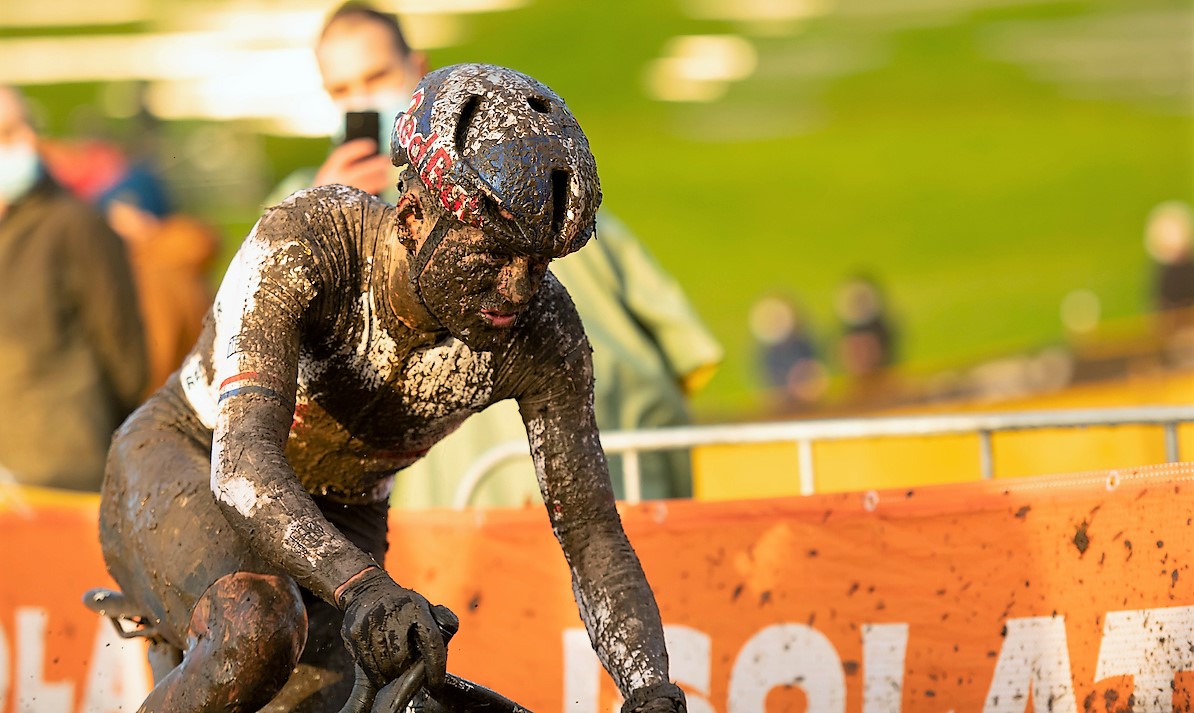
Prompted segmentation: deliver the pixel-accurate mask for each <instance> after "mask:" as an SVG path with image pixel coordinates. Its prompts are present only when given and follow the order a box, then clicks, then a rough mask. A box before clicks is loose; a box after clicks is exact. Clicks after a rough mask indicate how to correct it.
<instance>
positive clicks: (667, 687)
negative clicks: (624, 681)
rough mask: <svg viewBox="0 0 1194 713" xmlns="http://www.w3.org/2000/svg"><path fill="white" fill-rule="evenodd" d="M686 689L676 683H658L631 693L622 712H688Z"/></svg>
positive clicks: (623, 705)
mask: <svg viewBox="0 0 1194 713" xmlns="http://www.w3.org/2000/svg"><path fill="white" fill-rule="evenodd" d="M687 712H688V704H687V702H686V701H685V699H684V691H681V690H680V687H679V686H677V685H676V684H674V683H657V684H655V685H653V686H647V687H646V688H640V689H638V690H637V691H634V692H633V693H631V694H630V697H629V698H627V699H626V702H625V703H623V704H622V712H621V713H687Z"/></svg>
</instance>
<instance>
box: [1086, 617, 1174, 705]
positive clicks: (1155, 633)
mask: <svg viewBox="0 0 1194 713" xmlns="http://www.w3.org/2000/svg"><path fill="white" fill-rule="evenodd" d="M1191 632H1194V607H1168V608H1165V609H1141V610H1139V611H1117V612H1109V613H1108V614H1107V621H1106V623H1105V624H1103V643H1102V645H1101V646H1099V665H1098V666H1097V667H1096V670H1095V680H1098V681H1101V680H1103V679H1105V678H1111V677H1112V676H1131V677H1132V678H1133V679H1134V681H1135V686H1136V691H1135V693H1134V695H1135V696H1136V710H1137V711H1142V712H1144V713H1170V711H1172V710H1173V685H1174V675H1175V674H1176V673H1177V672H1178V671H1192V670H1194V644H1191V641H1190V639H1191Z"/></svg>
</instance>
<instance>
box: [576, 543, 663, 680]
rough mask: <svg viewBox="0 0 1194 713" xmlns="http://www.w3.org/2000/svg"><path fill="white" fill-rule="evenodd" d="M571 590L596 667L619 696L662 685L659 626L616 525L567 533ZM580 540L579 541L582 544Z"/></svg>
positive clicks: (644, 581) (631, 554)
mask: <svg viewBox="0 0 1194 713" xmlns="http://www.w3.org/2000/svg"><path fill="white" fill-rule="evenodd" d="M568 537H569V539H573V538H574V539H575V541H573V542H566V543H565V549H566V550H572V551H573V552H574V554H573V556H571V557H569V561H570V563H571V566H572V586H573V589H574V591H575V593H576V602H577V605H578V606H579V607H580V614H581V619H582V620H583V621H584V623H585V628H586V629H588V632H589V638H590V639H591V640H592V642H593V646H594V648H595V649H596V651H597V656H598V658H600V659H601V663H602V665H604V666H605V668H606V670H607V671H609V673H610V676H612V677H613V679H614V682H615V683H616V684H617V686H618V690H620V691H621V692H622V695H623V696H628V695H629V694H630V692H631V691H634V690H637V689H640V688H643V687H645V686H650V685H654V684H657V683H665V682H667V680H668V658H667V649H666V647H665V645H664V639H663V623H662V621H661V619H660V616H659V608H658V606H657V605H656V602H655V596H654V594H653V593H652V592H651V587H650V585H648V584H647V579H646V576H645V575H644V574H643V569H642V566H641V565H640V563H639V560H638V556H637V555H636V554H635V553H634V549H633V548H632V547H631V546H630V542H629V541H628V540H627V539H626V535H625V533H624V532H623V531H622V528H621V525H620V523H618V524H616V525H608V526H604V527H595V528H592V530H590V531H589V532H583V533H582V532H579V531H578V532H575V533H571V534H570V535H569V536H568ZM582 538H583V539H582Z"/></svg>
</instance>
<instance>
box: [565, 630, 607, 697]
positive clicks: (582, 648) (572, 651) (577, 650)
mask: <svg viewBox="0 0 1194 713" xmlns="http://www.w3.org/2000/svg"><path fill="white" fill-rule="evenodd" d="M600 686H601V662H600V661H598V660H597V654H595V653H593V646H592V644H590V643H589V633H588V632H587V631H585V630H584V629H565V630H564V713H597V696H598V694H599V693H600V691H601V688H600Z"/></svg>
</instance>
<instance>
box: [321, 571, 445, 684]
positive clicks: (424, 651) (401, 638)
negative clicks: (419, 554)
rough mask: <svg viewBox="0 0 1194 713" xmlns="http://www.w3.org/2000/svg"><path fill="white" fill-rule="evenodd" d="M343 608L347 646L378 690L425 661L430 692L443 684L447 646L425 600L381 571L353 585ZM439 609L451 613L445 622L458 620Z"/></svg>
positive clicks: (342, 598) (342, 599) (342, 596)
mask: <svg viewBox="0 0 1194 713" xmlns="http://www.w3.org/2000/svg"><path fill="white" fill-rule="evenodd" d="M337 603H338V604H339V605H340V607H341V608H342V609H343V610H344V626H343V627H342V628H341V630H340V634H341V636H343V637H344V643H345V644H346V645H347V646H348V650H349V652H350V653H352V657H353V659H355V660H356V662H357V663H358V664H359V665H360V667H361V668H362V669H363V670H364V671H365V673H366V674H367V675H368V676H369V680H370V681H371V682H372V683H373V685H374V686H376V687H378V688H381V687H382V686H385V685H386V684H387V683H389V682H390V681H393V680H394V679H396V678H398V677H399V676H400V675H402V674H403V673H405V672H406V670H407V669H408V668H409V667H410V666H412V665H413V664H414V663H415V662H416V661H418V660H420V659H421V660H422V661H423V663H424V664H425V665H426V667H427V681H426V683H427V686H428V687H429V688H432V689H435V688H439V687H440V686H441V685H442V684H443V682H444V675H445V673H446V670H447V666H448V651H447V645H446V644H445V643H444V636H443V634H442V633H441V632H440V628H439V626H438V625H437V624H436V617H435V616H433V615H432V607H431V605H430V604H429V603H428V602H427V600H426V599H425V598H424V597H423V595H421V594H419V593H418V592H415V591H413V590H410V589H405V588H403V587H401V586H399V585H398V583H397V582H395V581H394V580H393V579H391V578H390V576H389V575H388V574H386V573H385V572H384V571H382V570H381V569H380V568H377V569H370V570H366V571H365V572H364V573H362V574H360V575H358V576H357V577H356V578H355V579H354V580H350V582H349V584H347V585H345V587H344V590H343V592H342V593H341V594H340V597H339V601H338V602H337ZM436 608H437V609H443V612H445V613H446V616H445V614H444V613H441V615H440V617H439V618H440V619H441V620H443V619H446V618H451V619H455V616H454V615H452V614H451V612H449V611H448V610H447V609H445V608H443V607H436Z"/></svg>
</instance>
